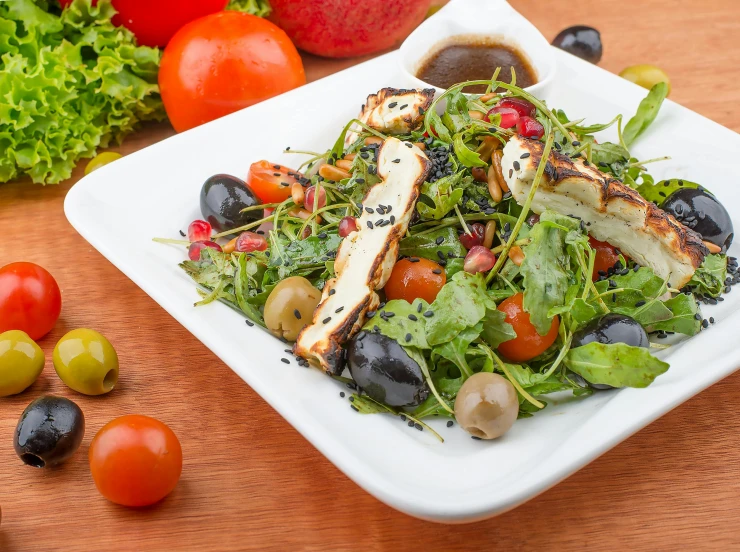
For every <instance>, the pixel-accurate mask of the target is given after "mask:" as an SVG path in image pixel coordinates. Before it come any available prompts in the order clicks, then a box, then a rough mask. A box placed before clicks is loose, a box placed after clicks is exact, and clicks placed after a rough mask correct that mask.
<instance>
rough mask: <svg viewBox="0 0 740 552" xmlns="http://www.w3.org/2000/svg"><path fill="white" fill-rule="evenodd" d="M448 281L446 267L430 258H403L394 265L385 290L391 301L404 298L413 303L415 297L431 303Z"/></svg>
mask: <svg viewBox="0 0 740 552" xmlns="http://www.w3.org/2000/svg"><path fill="white" fill-rule="evenodd" d="M446 281H447V276H446V275H445V271H444V269H443V268H442V267H441V266H439V265H438V264H437V263H435V262H433V261H430V260H429V259H423V258H419V259H418V260H416V259H414V261H411V260H410V259H401V260H400V261H398V262H397V263H396V265H395V266H394V267H393V271H392V272H391V276H390V278H388V282H386V284H385V287H384V288H383V291H385V296H386V298H387V299H388V300H389V301H390V300H392V299H403V300H405V301H407V302H409V303H413V301H414V299H418V298H422V299H424V301H426V302H427V303H431V302H432V301H434V299H435V298H436V297H437V294H438V293H439V290H440V289H442V286H444V285H445V282H446Z"/></svg>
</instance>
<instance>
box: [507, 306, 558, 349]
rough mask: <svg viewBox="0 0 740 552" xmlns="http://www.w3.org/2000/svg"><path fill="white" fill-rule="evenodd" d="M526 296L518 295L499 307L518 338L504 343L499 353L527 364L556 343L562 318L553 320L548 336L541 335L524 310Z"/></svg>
mask: <svg viewBox="0 0 740 552" xmlns="http://www.w3.org/2000/svg"><path fill="white" fill-rule="evenodd" d="M523 300H524V295H523V294H522V293H517V294H516V295H512V296H511V297H509V298H508V299H504V300H503V301H501V303H500V304H499V305H498V307H497V308H498V310H500V311H501V312H503V313H505V314H506V321H507V322H508V323H509V324H511V325H512V326H513V327H514V331H515V332H516V337H515V338H514V339H510V340H509V341H504V342H503V343H502V344H501V345H499V346H498V350H499V352H500V353H501V354H502V355H504V356H505V357H506V358H507V359H509V360H512V361H514V362H526V361H528V360H532V359H533V358H534V357H537V356H539V355H541V354H542V353H544V352H545V351H546V350H547V348H548V347H549V346H550V345H552V344H553V343H555V339H557V337H558V328H560V317H558V316H556V317H554V318H553V319H552V324H551V325H550V329H549V330H548V332H547V334H545V335H540V334H538V333H537V330H536V329H535V327H534V326H533V325H532V322H530V320H529V313H528V312H527V311H525V310H524V307H523V306H522V301H523Z"/></svg>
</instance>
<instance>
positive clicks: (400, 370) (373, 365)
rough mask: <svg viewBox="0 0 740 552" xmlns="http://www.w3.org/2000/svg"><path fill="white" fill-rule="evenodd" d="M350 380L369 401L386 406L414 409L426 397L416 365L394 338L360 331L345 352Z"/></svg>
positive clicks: (427, 394)
mask: <svg viewBox="0 0 740 552" xmlns="http://www.w3.org/2000/svg"><path fill="white" fill-rule="evenodd" d="M347 360H348V364H349V372H350V374H352V379H354V380H355V383H357V385H358V386H359V387H360V389H362V390H363V391H364V392H365V393H367V394H368V396H369V397H370V398H371V399H374V400H376V401H378V402H381V403H383V404H387V405H388V406H416V405H418V404H420V403H421V402H422V401H424V399H426V398H427V396H429V388H428V387H427V384H426V382H425V381H424V374H422V372H421V368H420V367H419V365H418V364H417V362H416V361H415V360H414V359H412V358H411V357H410V356H409V355H408V354H407V353H406V351H405V349H404V348H403V347H401V345H399V344H398V342H397V341H396V340H394V339H391V338H390V337H386V336H384V335H382V334H379V333H369V332H365V331H362V332H360V333H359V334H357V336H355V337H354V338H353V339H352V340H351V341H350V344H349V347H348V349H347Z"/></svg>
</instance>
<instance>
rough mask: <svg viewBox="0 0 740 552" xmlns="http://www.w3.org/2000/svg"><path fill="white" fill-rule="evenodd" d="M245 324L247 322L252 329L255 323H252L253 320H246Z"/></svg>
mask: <svg viewBox="0 0 740 552" xmlns="http://www.w3.org/2000/svg"><path fill="white" fill-rule="evenodd" d="M244 322H246V323H247V326H249V327H250V328H251V327H252V326H254V322H252V321H251V320H249V319H245V320H244Z"/></svg>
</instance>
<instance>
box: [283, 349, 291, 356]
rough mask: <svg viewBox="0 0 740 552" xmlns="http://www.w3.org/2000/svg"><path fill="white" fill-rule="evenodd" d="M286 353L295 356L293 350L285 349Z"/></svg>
mask: <svg viewBox="0 0 740 552" xmlns="http://www.w3.org/2000/svg"><path fill="white" fill-rule="evenodd" d="M283 351H285V352H286V353H289V354H291V355H292V354H293V349H283Z"/></svg>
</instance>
